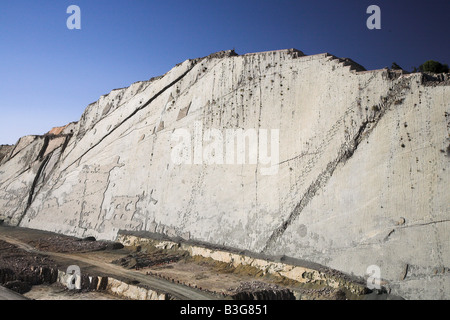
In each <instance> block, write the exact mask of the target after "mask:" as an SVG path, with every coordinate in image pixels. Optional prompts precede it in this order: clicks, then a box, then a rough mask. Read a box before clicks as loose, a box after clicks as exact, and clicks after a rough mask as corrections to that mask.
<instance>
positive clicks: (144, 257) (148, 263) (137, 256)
mask: <svg viewBox="0 0 450 320" xmlns="http://www.w3.org/2000/svg"><path fill="white" fill-rule="evenodd" d="M186 255H187V253H184V252H181V253H180V252H169V251H167V250H162V249H156V250H154V251H150V252H144V251H137V252H133V253H131V254H129V255H127V256H126V257H123V258H120V259H117V260H114V261H113V262H112V263H114V264H118V265H120V266H122V267H124V268H127V269H142V268H148V267H158V266H162V265H166V264H169V263H174V262H178V261H180V260H181V259H183V258H185V257H186Z"/></svg>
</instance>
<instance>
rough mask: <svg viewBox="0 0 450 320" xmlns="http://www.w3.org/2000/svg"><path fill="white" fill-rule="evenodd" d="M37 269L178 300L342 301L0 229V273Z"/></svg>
mask: <svg viewBox="0 0 450 320" xmlns="http://www.w3.org/2000/svg"><path fill="white" fill-rule="evenodd" d="M116 245H117V244H116ZM40 265H54V266H55V265H56V266H57V268H58V269H59V270H64V271H65V270H66V269H67V267H68V266H70V265H77V266H79V267H80V270H81V272H82V273H85V274H89V275H90V276H108V277H113V278H115V279H118V280H120V281H123V282H126V283H131V284H138V285H143V286H145V287H147V288H151V289H154V290H156V291H159V292H165V293H169V294H170V295H171V296H172V297H174V298H175V299H181V300H214V299H231V297H232V296H233V295H234V294H236V293H238V292H242V291H244V290H245V291H247V292H251V291H261V290H265V289H269V290H270V289H278V290H282V289H290V290H295V291H297V292H299V291H301V292H302V293H303V295H302V296H303V299H304V298H305V297H308V298H310V299H327V300H337V299H345V294H343V293H342V292H341V291H340V290H337V289H331V288H305V287H304V286H301V285H300V284H298V283H296V282H295V281H292V280H289V281H288V280H287V279H284V278H281V277H277V276H273V275H271V276H269V275H261V274H260V273H255V271H254V270H252V269H246V268H234V267H231V266H229V265H226V264H224V263H219V262H215V261H212V260H210V259H205V258H200V257H191V256H189V255H187V254H183V253H180V252H175V251H171V250H162V249H156V248H154V249H151V248H140V247H138V248H136V247H122V248H120V245H119V246H113V243H108V242H102V241H89V240H87V239H84V240H82V239H76V238H73V237H67V236H62V235H58V234H54V233H50V232H45V231H40V230H32V229H23V228H17V227H7V226H0V271H1V270H2V269H5V268H10V269H13V270H15V272H19V273H20V272H24V270H28V269H29V268H36V267H39V266H40ZM0 280H1V278H0ZM0 285H2V284H1V283H0ZM25 291H27V292H22V293H23V294H24V296H25V297H27V298H29V299H35V300H41V299H44V300H56V299H61V300H83V299H86V300H104V299H121V297H119V296H113V295H111V294H108V293H106V292H98V291H96V292H85V291H81V292H77V291H73V290H72V291H69V290H68V289H67V288H65V287H64V286H63V285H61V284H59V283H53V284H51V283H44V284H40V285H34V286H32V287H31V290H26V289H25Z"/></svg>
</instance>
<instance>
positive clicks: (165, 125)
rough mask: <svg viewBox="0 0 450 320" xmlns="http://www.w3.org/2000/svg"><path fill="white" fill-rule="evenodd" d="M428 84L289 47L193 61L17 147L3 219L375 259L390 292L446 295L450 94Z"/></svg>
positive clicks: (7, 174)
mask: <svg viewBox="0 0 450 320" xmlns="http://www.w3.org/2000/svg"><path fill="white" fill-rule="evenodd" d="M427 79H428V78H425V77H424V75H422V74H420V73H417V74H402V73H398V72H393V71H390V70H387V69H383V70H375V71H364V69H363V68H362V67H361V66H360V65H358V64H356V63H355V62H353V61H352V60H350V59H339V58H337V57H335V56H332V55H330V54H318V55H313V56H305V55H304V54H303V53H302V52H300V51H297V50H293V49H291V50H280V51H273V52H263V53H256V54H247V55H242V56H237V55H236V54H235V53H234V52H233V51H227V52H221V53H218V54H214V55H211V56H209V57H205V58H201V59H195V60H187V61H185V62H183V63H181V64H179V65H177V66H176V67H175V68H173V69H172V70H170V71H169V72H168V73H167V74H165V75H164V76H162V77H158V78H155V79H151V80H150V81H144V82H137V83H134V84H133V85H131V86H130V87H128V88H123V89H117V90H113V91H112V92H111V93H109V94H107V95H104V96H102V97H101V98H100V99H99V100H98V101H97V102H95V103H93V104H91V105H89V106H88V107H87V109H86V110H85V112H84V113H83V115H82V117H81V119H80V121H78V122H77V123H73V124H70V125H68V126H67V127H63V128H57V129H55V130H53V131H51V132H50V133H49V134H47V135H45V136H43V137H36V136H30V137H24V138H22V139H20V140H19V142H18V143H17V144H16V146H15V147H14V150H13V151H12V153H11V154H10V155H9V156H7V157H5V158H4V159H3V160H2V165H1V166H0V207H1V211H0V219H1V220H4V221H5V222H6V223H9V224H12V225H20V226H23V227H30V228H36V229H43V230H49V231H56V232H59V233H63V234H68V235H74V236H79V237H85V236H95V237H97V238H99V239H108V240H113V239H115V237H116V236H117V233H118V231H119V230H121V229H123V230H131V231H141V230H142V231H150V232H155V233H163V234H166V235H168V236H178V237H183V238H186V239H197V240H201V241H204V242H210V243H213V244H220V245H224V246H229V247H235V248H240V249H245V250H250V251H254V252H262V253H265V254H269V255H270V254H271V255H281V254H284V255H287V256H292V257H295V258H299V259H305V260H310V261H313V262H316V263H320V264H323V265H327V266H329V267H332V268H335V269H337V270H341V271H343V272H347V273H352V274H355V275H357V276H364V275H365V274H366V271H367V268H368V267H369V266H371V265H377V266H378V267H379V268H380V271H381V278H382V279H383V280H385V281H387V285H388V287H389V288H391V289H392V290H393V293H395V294H398V295H401V296H404V297H405V298H437V299H441V298H445V299H448V298H450V276H449V269H448V268H449V266H450V253H449V252H450V250H449V249H450V248H449V244H450V241H449V240H450V234H449V225H450V218H449V208H448V203H449V198H450V195H449V192H448V185H449V182H450V181H449V174H448V172H449V170H450V168H449V161H450V157H449V155H448V151H446V150H447V149H448V147H449V128H450V119H449V117H448V114H449V112H450V110H449V109H450V105H449V98H450V92H449V86H448V83H447V82H438V81H434V82H433V81H428V82H427V81H426V80H427ZM239 130H242V133H244V137H245V136H246V137H247V140H246V141H247V144H243V145H241V147H242V146H245V150H244V152H243V155H244V156H245V158H244V161H240V160H239V156H240V155H239V154H237V155H236V153H238V149H235V148H234V147H236V148H238V146H239V142H238V141H237V140H238V139H240V138H242V137H241V136H239V132H240V131H239ZM233 134H235V136H234V135H233ZM185 136H187V137H188V140H183V137H185ZM181 141H183V142H184V144H181ZM230 141H232V142H235V143H234V145H233V144H228V143H229V142H230ZM242 141H244V140H242ZM188 142H190V143H188ZM230 145H231V146H233V148H231V147H230V148H228V147H229V146H230ZM180 146H181V147H180ZM180 150H181V154H182V157H180V156H177V155H180V152H179V151H180ZM231 150H234V154H233V152H232V151H231ZM253 156H256V161H253V160H255V159H253ZM180 158H181V159H182V161H180ZM252 159H253V160H252ZM241 160H242V159H241ZM180 162H182V163H180ZM187 162H190V163H192V164H188V163H187Z"/></svg>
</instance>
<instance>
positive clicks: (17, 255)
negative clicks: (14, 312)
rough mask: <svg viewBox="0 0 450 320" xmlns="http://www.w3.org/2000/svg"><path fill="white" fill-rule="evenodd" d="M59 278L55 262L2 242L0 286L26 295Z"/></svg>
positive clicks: (0, 242) (0, 241) (0, 250)
mask: <svg viewBox="0 0 450 320" xmlns="http://www.w3.org/2000/svg"><path fill="white" fill-rule="evenodd" d="M57 276H58V269H57V266H56V264H55V262H54V261H52V260H51V259H49V258H48V257H47V256H44V255H38V254H34V253H30V252H28V251H25V250H23V249H20V248H18V247H16V246H15V245H12V244H9V243H7V242H5V241H2V240H0V285H2V286H4V287H6V288H8V289H11V290H13V291H16V292H18V293H21V294H22V293H25V292H27V291H29V290H30V288H31V286H33V285H37V284H43V283H53V282H55V281H56V279H57Z"/></svg>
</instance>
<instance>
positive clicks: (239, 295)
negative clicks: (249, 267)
mask: <svg viewBox="0 0 450 320" xmlns="http://www.w3.org/2000/svg"><path fill="white" fill-rule="evenodd" d="M228 291H230V292H232V294H231V298H232V299H233V300H295V296H294V294H293V293H292V291H290V290H289V289H286V288H281V287H279V286H277V285H275V284H269V283H265V282H261V281H250V282H242V283H241V284H239V286H238V287H236V288H229V289H228Z"/></svg>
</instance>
